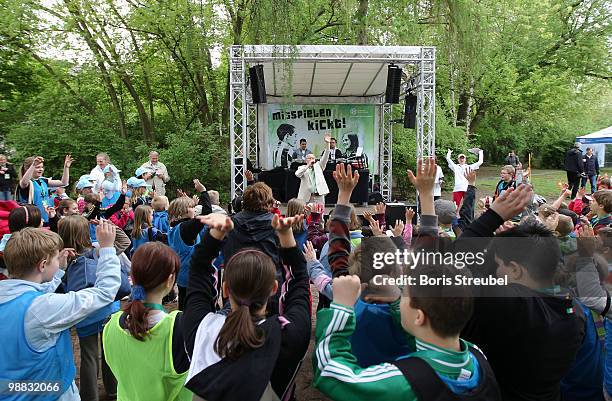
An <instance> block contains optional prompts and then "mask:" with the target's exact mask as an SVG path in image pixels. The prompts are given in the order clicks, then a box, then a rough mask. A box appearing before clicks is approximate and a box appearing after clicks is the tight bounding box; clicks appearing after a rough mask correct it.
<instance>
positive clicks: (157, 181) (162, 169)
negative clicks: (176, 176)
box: [140, 150, 170, 196]
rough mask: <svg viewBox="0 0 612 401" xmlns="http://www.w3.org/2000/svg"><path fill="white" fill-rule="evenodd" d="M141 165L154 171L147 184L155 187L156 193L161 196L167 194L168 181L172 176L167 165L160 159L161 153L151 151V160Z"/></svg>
mask: <svg viewBox="0 0 612 401" xmlns="http://www.w3.org/2000/svg"><path fill="white" fill-rule="evenodd" d="M140 167H142V168H145V169H149V170H151V171H152V172H153V175H152V176H151V178H149V179H148V180H147V184H149V185H151V187H153V189H154V190H155V194H156V195H159V196H164V195H166V183H167V182H168V181H170V176H169V175H168V169H166V165H165V164H164V163H162V162H160V161H159V153H157V152H156V151H154V150H152V151H150V152H149V161H148V162H146V163H144V164H143V165H142V166H140Z"/></svg>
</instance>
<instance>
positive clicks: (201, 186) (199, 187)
mask: <svg viewBox="0 0 612 401" xmlns="http://www.w3.org/2000/svg"><path fill="white" fill-rule="evenodd" d="M193 184H194V186H195V190H196V191H198V192H199V193H202V192H204V191H206V187H205V186H204V184H202V183H201V182H200V180H198V179H197V178H195V179H194V180H193Z"/></svg>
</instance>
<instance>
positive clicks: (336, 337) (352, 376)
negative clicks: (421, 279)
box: [313, 160, 501, 401]
mask: <svg viewBox="0 0 612 401" xmlns="http://www.w3.org/2000/svg"><path fill="white" fill-rule="evenodd" d="M418 167H419V168H418V171H419V172H420V174H419V175H418V176H417V177H414V176H413V175H412V174H411V173H410V174H409V176H410V177H409V178H410V179H411V181H412V182H413V184H414V185H415V187H417V190H418V191H419V195H420V200H421V205H422V216H421V226H422V227H423V228H424V229H426V230H427V231H430V230H429V229H430V228H433V230H431V231H434V232H435V227H436V223H437V221H436V218H435V212H434V205H433V182H434V177H435V171H436V167H435V162H434V161H433V160H426V161H423V162H422V163H421V162H419V166H418ZM355 175H357V173H356V174H355ZM334 177H335V179H336V181H337V182H338V188H339V195H338V207H337V208H336V210H335V211H334V215H333V216H332V224H331V225H330V232H331V236H330V265H331V266H332V271H333V273H334V277H336V278H335V279H334V282H333V286H334V299H333V301H334V302H333V303H332V305H331V307H330V308H329V309H323V310H321V311H319V312H318V314H317V327H316V348H315V352H314V361H313V362H314V385H315V387H317V388H319V389H320V390H321V391H322V392H323V393H324V394H326V395H327V396H329V397H330V398H331V399H333V400H337V401H341V400H351V401H352V400H377V399H384V400H385V401H387V400H390V401H391V400H402V401H412V400H419V401H427V400H434V399H440V400H441V399H444V400H482V401H485V400H486V401H495V400H501V396H500V392H499V388H498V385H497V382H496V380H495V376H494V374H493V371H492V370H491V367H490V366H489V364H488V363H487V361H486V359H485V358H484V356H483V355H482V354H481V353H480V351H478V350H477V349H476V348H475V347H473V346H472V345H471V344H470V343H468V342H467V341H464V340H462V339H460V338H459V333H460V332H461V330H462V329H463V327H464V325H465V324H466V322H467V321H468V319H469V318H470V316H471V314H472V309H473V300H472V298H471V293H470V291H469V289H467V288H460V287H454V291H453V294H452V296H450V297H449V296H448V295H444V293H443V292H442V291H444V290H445V289H444V286H429V287H422V286H418V285H416V286H407V287H406V289H405V290H404V293H403V296H402V298H401V302H400V308H399V309H400V321H401V325H402V327H403V328H404V329H405V330H406V331H408V332H409V333H410V334H412V335H413V336H414V337H415V338H416V352H415V353H412V354H410V355H408V356H407V357H406V358H401V359H399V360H397V361H393V362H392V363H383V364H379V365H375V366H370V367H368V368H361V367H360V366H359V365H358V364H357V359H356V358H355V356H354V355H353V354H352V353H351V344H350V337H351V335H352V333H353V331H354V329H355V314H354V310H353V305H354V304H355V302H356V300H357V299H358V297H359V294H360V292H361V288H362V285H361V283H360V279H359V278H358V277H357V276H349V275H347V274H348V273H347V268H348V255H349V253H350V242H349V237H348V227H347V220H346V216H345V215H346V213H344V209H346V208H348V206H346V205H348V201H349V199H350V194H351V191H352V189H353V188H354V186H355V185H356V183H357V180H358V175H357V178H355V176H353V175H352V174H351V172H350V169H349V170H348V171H344V167H342V166H338V167H337V169H336V172H335V174H334ZM430 226H431V227H430ZM434 235H435V234H434ZM362 262H363V261H362ZM415 271H416V272H417V275H427V276H428V277H430V278H440V277H442V276H443V275H446V276H447V277H448V276H449V275H450V276H452V275H454V274H457V271H456V270H455V268H454V267H447V266H439V265H438V266H425V267H417V269H416V270H415ZM417 281H418V280H417Z"/></svg>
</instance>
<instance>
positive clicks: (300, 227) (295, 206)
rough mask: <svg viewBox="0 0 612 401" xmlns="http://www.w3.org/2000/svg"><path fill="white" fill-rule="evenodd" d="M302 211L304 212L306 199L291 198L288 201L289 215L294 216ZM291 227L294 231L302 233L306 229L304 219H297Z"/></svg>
mask: <svg viewBox="0 0 612 401" xmlns="http://www.w3.org/2000/svg"><path fill="white" fill-rule="evenodd" d="M302 213H304V201H303V200H301V199H298V198H292V199H290V200H289V202H288V203H287V217H293V216H296V215H298V214H302ZM291 229H292V230H293V232H294V233H301V232H302V231H304V221H303V220H298V221H296V222H295V223H293V224H292V225H291Z"/></svg>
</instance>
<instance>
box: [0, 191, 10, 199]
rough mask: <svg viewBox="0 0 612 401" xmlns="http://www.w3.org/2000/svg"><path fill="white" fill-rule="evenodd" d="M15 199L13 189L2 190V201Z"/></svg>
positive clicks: (0, 195)
mask: <svg viewBox="0 0 612 401" xmlns="http://www.w3.org/2000/svg"><path fill="white" fill-rule="evenodd" d="M9 200H13V194H12V193H11V191H0V201H9Z"/></svg>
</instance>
